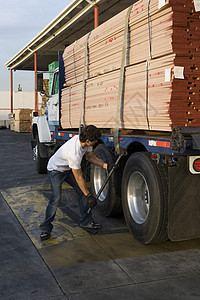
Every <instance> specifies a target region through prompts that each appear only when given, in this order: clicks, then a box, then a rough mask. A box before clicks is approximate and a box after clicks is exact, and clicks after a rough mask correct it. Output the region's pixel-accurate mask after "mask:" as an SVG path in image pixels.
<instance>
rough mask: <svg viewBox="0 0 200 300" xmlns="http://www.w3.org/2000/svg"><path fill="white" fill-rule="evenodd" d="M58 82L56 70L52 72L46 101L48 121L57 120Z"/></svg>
mask: <svg viewBox="0 0 200 300" xmlns="http://www.w3.org/2000/svg"><path fill="white" fill-rule="evenodd" d="M58 87H59V82H58V71H57V72H55V73H54V74H53V80H52V85H51V93H50V94H51V97H50V99H49V101H48V120H49V122H56V123H54V125H57V122H59V88H58Z"/></svg>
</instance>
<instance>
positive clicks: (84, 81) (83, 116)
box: [79, 32, 90, 134]
mask: <svg viewBox="0 0 200 300" xmlns="http://www.w3.org/2000/svg"><path fill="white" fill-rule="evenodd" d="M89 36H90V32H89V33H88V34H87V38H86V43H85V59H84V69H83V84H82V97H81V109H80V121H79V134H80V133H81V129H82V127H83V126H85V96H86V78H85V77H86V76H85V75H86V67H87V62H88V61H89V59H88V57H89V49H88V40H89Z"/></svg>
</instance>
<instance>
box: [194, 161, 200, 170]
mask: <svg viewBox="0 0 200 300" xmlns="http://www.w3.org/2000/svg"><path fill="white" fill-rule="evenodd" d="M193 168H194V170H195V171H196V172H200V158H197V159H195V160H194V162H193Z"/></svg>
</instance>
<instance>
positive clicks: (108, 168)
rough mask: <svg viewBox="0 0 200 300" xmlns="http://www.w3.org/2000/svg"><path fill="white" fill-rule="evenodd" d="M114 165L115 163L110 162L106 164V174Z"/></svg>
mask: <svg viewBox="0 0 200 300" xmlns="http://www.w3.org/2000/svg"><path fill="white" fill-rule="evenodd" d="M114 166H115V164H112V163H110V164H107V172H108V174H109V173H110V171H111V170H112V169H113V167H114Z"/></svg>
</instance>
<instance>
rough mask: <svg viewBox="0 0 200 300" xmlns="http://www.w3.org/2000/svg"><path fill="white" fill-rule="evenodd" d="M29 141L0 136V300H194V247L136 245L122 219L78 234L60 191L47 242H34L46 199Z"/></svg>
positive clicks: (197, 245) (198, 270)
mask: <svg viewBox="0 0 200 300" xmlns="http://www.w3.org/2000/svg"><path fill="white" fill-rule="evenodd" d="M30 140H31V136H30V134H22V133H15V132H11V131H9V130H6V129H2V130H0V154H1V172H0V258H1V266H0V299H2V300H13V299H14V300H15V299H16V300H23V299H26V300H27V299H37V300H38V299H55V300H62V299H70V300H74V299H84V300H90V299H91V300H102V299H105V298H106V299H111V300H112V299H200V285H199V282H200V239H196V240H190V241H184V242H170V241H168V242H165V243H162V244H158V245H146V246H145V245H142V244H140V243H139V242H138V241H136V240H135V239H134V238H133V237H132V235H131V234H130V233H129V231H128V229H127V227H126V224H125V222H124V219H123V217H120V218H116V219H114V218H103V217H102V216H100V214H99V213H98V211H96V210H95V211H94V216H95V220H97V221H98V222H101V223H102V225H103V228H102V230H101V231H100V232H99V233H97V234H90V233H88V232H86V231H84V230H83V229H81V228H80V227H79V226H78V207H77V205H76V195H75V194H74V192H73V191H72V190H71V189H70V187H69V186H67V185H65V186H64V191H63V197H62V203H61V205H60V208H59V209H58V213H57V216H56V220H55V222H54V230H53V233H52V237H51V239H50V240H48V241H44V242H41V241H40V239H39V229H38V226H39V224H40V222H41V221H42V220H43V218H44V211H45V207H46V205H47V202H48V198H49V195H50V187H49V182H48V178H47V175H46V174H45V175H38V174H37V172H36V169H35V164H34V162H33V161H32V153H31V146H30Z"/></svg>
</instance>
